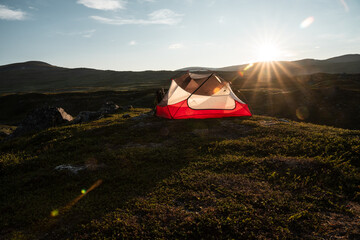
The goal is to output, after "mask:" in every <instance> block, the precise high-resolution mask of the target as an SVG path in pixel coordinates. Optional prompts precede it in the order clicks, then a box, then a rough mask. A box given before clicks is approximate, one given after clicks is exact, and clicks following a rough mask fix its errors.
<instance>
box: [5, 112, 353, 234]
mask: <svg viewBox="0 0 360 240" xmlns="http://www.w3.org/2000/svg"><path fill="white" fill-rule="evenodd" d="M149 110H150V109H133V110H132V111H130V112H119V113H117V114H114V115H111V116H108V117H107V118H104V119H101V120H98V121H94V122H90V123H86V124H76V125H65V126H62V127H56V128H51V129H48V130H44V131H42V132H38V133H35V134H33V135H27V136H24V137H21V138H18V139H14V140H10V141H7V142H3V143H0V153H1V154H0V181H1V183H2V184H1V186H0V212H1V215H2V217H1V218H0V225H1V226H2V228H1V231H0V238H2V239H104V238H107V239H122V238H126V239H129V238H130V239H134V238H141V239H144V238H152V239H153V238H158V239H169V238H196V239H199V238H206V239H220V238H223V239H229V238H235V239H249V238H267V239H276V238H286V239H319V238H325V239H330V238H340V239H358V238H359V237H360V229H359V225H358V222H359V216H360V205H359V201H360V199H359V184H360V175H359V167H360V164H359V163H360V162H359V160H360V159H359V156H360V152H359V151H360V149H359V146H360V132H359V131H354V130H344V129H338V128H332V127H325V126H320V125H313V124H307V123H298V122H293V121H290V120H286V119H277V118H270V117H263V116H254V117H252V118H250V119H242V118H226V119H204V120H179V121H171V120H166V119H160V118H156V117H153V116H152V115H151V114H149V113H148V112H149ZM126 114H129V115H130V118H125V117H124V116H125V115H126Z"/></svg>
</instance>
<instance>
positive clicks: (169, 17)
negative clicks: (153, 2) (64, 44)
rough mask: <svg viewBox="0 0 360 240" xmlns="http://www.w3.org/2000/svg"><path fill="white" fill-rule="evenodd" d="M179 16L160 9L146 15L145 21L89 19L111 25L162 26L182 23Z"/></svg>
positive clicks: (93, 17)
mask: <svg viewBox="0 0 360 240" xmlns="http://www.w3.org/2000/svg"><path fill="white" fill-rule="evenodd" d="M181 16H182V15H181V14H177V13H175V12H173V11H171V10H170V9H160V10H157V11H154V12H152V13H150V14H149V15H148V18H147V19H126V18H120V17H116V18H105V17H100V16H91V17H90V18H92V19H94V20H96V21H98V22H101V23H105V24H112V25H126V24H138V25H150V24H164V25H175V24H177V23H179V22H181V21H182V18H181Z"/></svg>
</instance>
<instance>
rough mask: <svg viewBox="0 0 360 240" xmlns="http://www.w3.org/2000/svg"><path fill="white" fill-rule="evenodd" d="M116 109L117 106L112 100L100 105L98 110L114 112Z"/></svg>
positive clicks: (105, 112) (106, 112)
mask: <svg viewBox="0 0 360 240" xmlns="http://www.w3.org/2000/svg"><path fill="white" fill-rule="evenodd" d="M118 109H119V106H118V105H116V104H115V103H114V102H112V101H107V102H105V103H104V104H103V105H102V107H101V108H100V109H99V111H98V112H101V113H102V114H112V113H116V112H117V110H118Z"/></svg>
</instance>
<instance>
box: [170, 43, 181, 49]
mask: <svg viewBox="0 0 360 240" xmlns="http://www.w3.org/2000/svg"><path fill="white" fill-rule="evenodd" d="M183 47H184V45H182V44H181V43H174V44H171V45H170V46H169V49H179V48H183Z"/></svg>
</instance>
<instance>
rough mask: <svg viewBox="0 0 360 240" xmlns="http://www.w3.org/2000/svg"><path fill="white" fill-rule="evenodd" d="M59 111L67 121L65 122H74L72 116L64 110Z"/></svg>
mask: <svg viewBox="0 0 360 240" xmlns="http://www.w3.org/2000/svg"><path fill="white" fill-rule="evenodd" d="M58 110H59V112H60V114H61V116H62V118H63V119H65V120H67V121H72V120H74V118H73V117H72V116H71V115H70V114H68V113H67V112H65V110H64V109H62V108H58Z"/></svg>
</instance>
